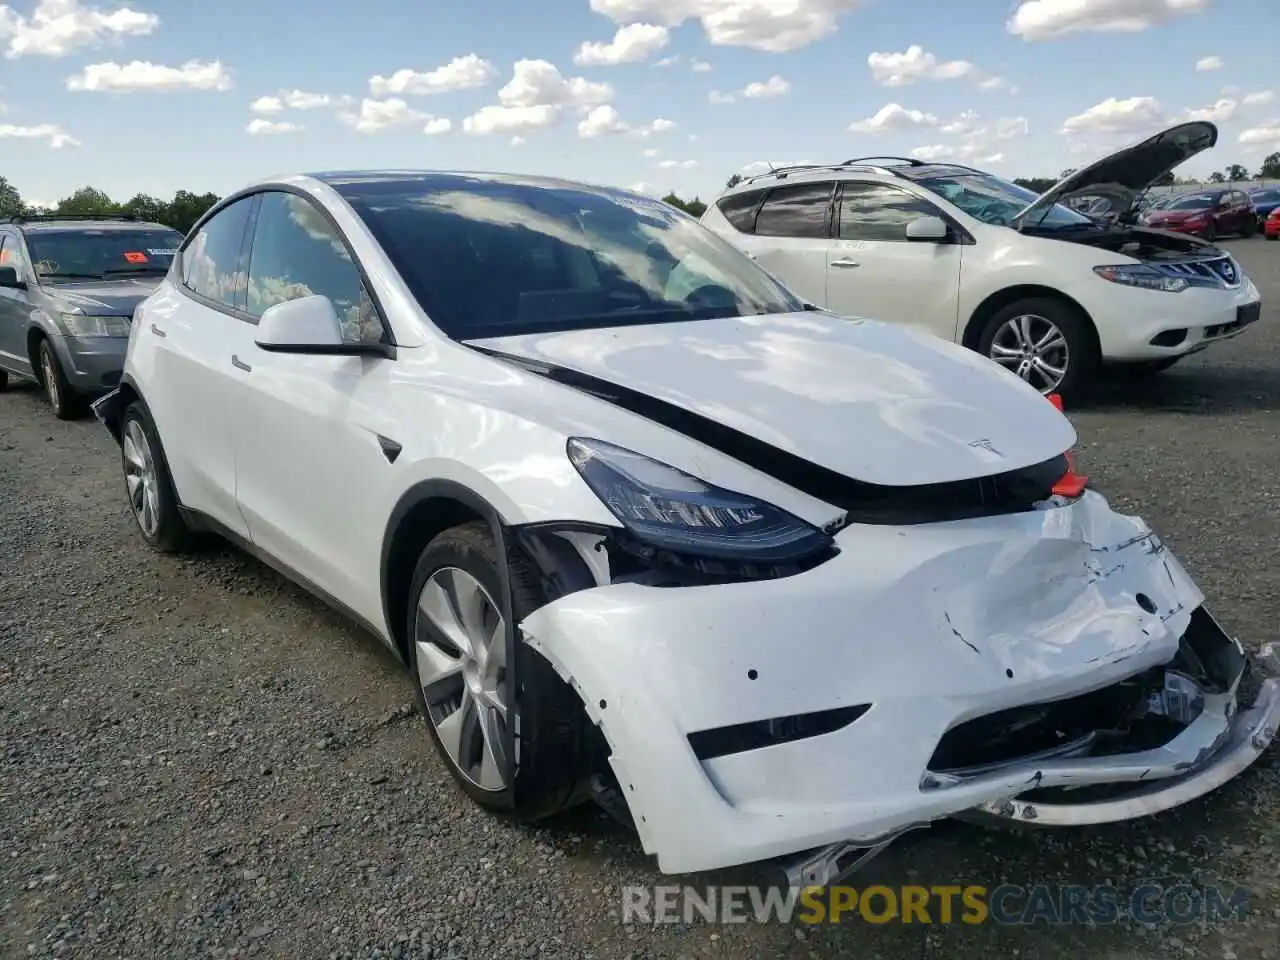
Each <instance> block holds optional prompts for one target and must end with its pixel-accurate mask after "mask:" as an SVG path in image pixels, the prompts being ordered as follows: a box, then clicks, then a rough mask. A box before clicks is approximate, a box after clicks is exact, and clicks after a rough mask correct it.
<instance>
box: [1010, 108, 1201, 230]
mask: <svg viewBox="0 0 1280 960" xmlns="http://www.w3.org/2000/svg"><path fill="white" fill-rule="evenodd" d="M1217 142H1218V128H1217V127H1216V126H1214V125H1213V124H1212V123H1208V122H1205V121H1201V120H1197V121H1195V122H1192V123H1180V124H1178V125H1177V126H1175V127H1170V128H1169V129H1167V130H1165V131H1163V132H1161V133H1157V134H1156V135H1155V136H1154V137H1149V138H1148V139H1146V140H1143V141H1142V142H1141V143H1135V144H1133V145H1132V146H1128V147H1125V148H1124V149H1123V150H1117V151H1116V152H1115V153H1113V154H1110V155H1109V156H1106V157H1103V158H1102V159H1101V160H1097V161H1095V162H1094V163H1091V164H1089V166H1087V167H1082V168H1081V169H1079V170H1076V171H1075V172H1073V173H1072V174H1070V175H1069V176H1067V177H1064V178H1063V179H1062V180H1059V181H1058V182H1057V183H1056V184H1054V185H1053V186H1052V187H1050V188H1049V189H1048V190H1046V191H1045V192H1044V193H1042V194H1041V195H1040V196H1039V197H1037V198H1036V199H1035V200H1033V201H1032V202H1031V203H1030V204H1028V205H1027V206H1026V207H1025V208H1024V209H1023V210H1022V211H1021V212H1020V213H1019V214H1018V215H1017V216H1016V217H1015V218H1014V220H1013V225H1014V226H1015V227H1016V226H1018V225H1019V224H1022V223H1034V222H1035V221H1036V219H1037V216H1038V215H1039V214H1040V213H1041V212H1043V211H1044V210H1047V209H1048V208H1049V207H1051V206H1053V205H1054V204H1055V203H1062V202H1063V201H1064V200H1070V199H1072V198H1073V197H1095V196H1101V197H1107V198H1108V199H1109V200H1111V202H1112V210H1113V211H1115V212H1116V213H1117V214H1120V213H1124V212H1125V211H1127V210H1128V209H1129V207H1130V206H1132V204H1133V201H1134V200H1136V199H1137V197H1138V196H1139V195H1140V194H1141V193H1142V192H1143V191H1144V190H1146V189H1147V188H1148V187H1150V186H1152V185H1153V184H1154V183H1155V182H1156V181H1157V180H1159V179H1160V178H1161V177H1163V176H1164V175H1165V174H1167V173H1169V172H1170V171H1171V170H1175V169H1177V168H1178V167H1180V166H1181V165H1182V164H1184V163H1186V162H1187V161H1188V160H1190V159H1191V158H1192V157H1194V156H1195V155H1196V154H1198V153H1203V152H1204V151H1205V150H1209V149H1211V148H1212V147H1213V146H1214V144H1216V143H1217Z"/></svg>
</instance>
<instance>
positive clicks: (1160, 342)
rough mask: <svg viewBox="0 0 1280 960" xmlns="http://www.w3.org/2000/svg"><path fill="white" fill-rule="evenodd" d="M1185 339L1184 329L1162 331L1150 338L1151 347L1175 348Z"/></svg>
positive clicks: (1185, 332)
mask: <svg viewBox="0 0 1280 960" xmlns="http://www.w3.org/2000/svg"><path fill="white" fill-rule="evenodd" d="M1186 339H1187V331H1186V329H1185V328H1184V329H1181V330H1164V331H1161V332H1160V333H1157V334H1156V335H1155V336H1154V337H1152V338H1151V345H1152V346H1153V347H1176V346H1177V345H1178V344H1180V343H1182V342H1183V341H1185V340H1186Z"/></svg>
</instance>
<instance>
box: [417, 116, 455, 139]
mask: <svg viewBox="0 0 1280 960" xmlns="http://www.w3.org/2000/svg"><path fill="white" fill-rule="evenodd" d="M452 129H453V121H452V120H450V119H449V118H448V117H432V118H431V119H430V120H428V121H427V123H426V126H424V127H423V128H422V132H423V133H425V134H426V135H427V136H429V137H435V136H439V135H440V134H442V133H448V132H449V131H450V130H452Z"/></svg>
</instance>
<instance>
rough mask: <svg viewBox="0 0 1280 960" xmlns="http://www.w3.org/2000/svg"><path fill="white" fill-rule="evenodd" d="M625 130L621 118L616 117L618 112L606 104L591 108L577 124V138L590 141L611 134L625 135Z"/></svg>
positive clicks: (625, 126)
mask: <svg viewBox="0 0 1280 960" xmlns="http://www.w3.org/2000/svg"><path fill="white" fill-rule="evenodd" d="M627 129H628V128H627V125H626V124H625V123H623V122H622V117H620V116H618V111H617V110H615V109H614V108H613V107H611V106H609V104H607V103H606V104H604V105H603V106H599V107H592V108H591V112H590V113H588V114H587V115H586V116H585V117H584V118H583V119H582V120H581V121H580V122H579V123H578V136H580V137H583V138H584V139H592V138H594V137H603V136H605V135H607V134H611V133H625V132H626V131H627Z"/></svg>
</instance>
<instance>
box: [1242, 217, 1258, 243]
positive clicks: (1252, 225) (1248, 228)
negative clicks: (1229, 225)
mask: <svg viewBox="0 0 1280 960" xmlns="http://www.w3.org/2000/svg"><path fill="white" fill-rule="evenodd" d="M1257 232H1258V218H1257V217H1250V218H1249V219H1248V220H1247V221H1245V226H1244V229H1243V230H1241V231H1240V236H1242V237H1244V239H1246V240H1248V239H1249V238H1250V237H1252V236H1253V235H1254V234H1255V233H1257Z"/></svg>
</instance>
